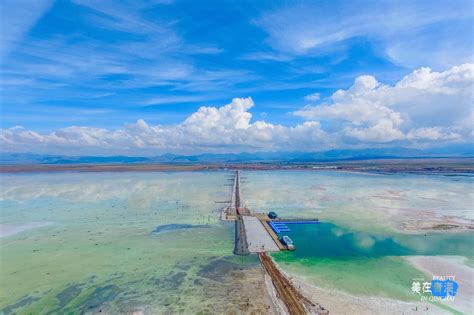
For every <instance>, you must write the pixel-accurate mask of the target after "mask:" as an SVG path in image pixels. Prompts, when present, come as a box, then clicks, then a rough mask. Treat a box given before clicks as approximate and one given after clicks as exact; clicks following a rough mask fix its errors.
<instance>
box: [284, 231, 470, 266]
mask: <svg viewBox="0 0 474 315" xmlns="http://www.w3.org/2000/svg"><path fill="white" fill-rule="evenodd" d="M288 227H289V229H290V230H291V231H290V232H284V233H281V234H280V236H283V235H288V236H290V237H291V239H292V240H293V241H294V242H295V246H296V247H297V249H298V250H296V251H292V252H290V253H289V254H288V255H287V256H288V257H291V258H293V259H312V258H328V259H340V260H349V259H357V258H361V257H362V258H364V257H365V258H376V257H383V256H407V255H465V254H467V253H469V252H471V251H472V250H473V248H474V238H473V237H474V235H473V234H471V233H456V234H447V233H428V234H415V235H410V234H401V233H399V234H395V233H393V234H380V233H378V234H375V233H367V232H359V231H354V230H349V229H346V228H343V227H340V226H337V225H335V224H332V223H327V222H321V223H319V224H288Z"/></svg>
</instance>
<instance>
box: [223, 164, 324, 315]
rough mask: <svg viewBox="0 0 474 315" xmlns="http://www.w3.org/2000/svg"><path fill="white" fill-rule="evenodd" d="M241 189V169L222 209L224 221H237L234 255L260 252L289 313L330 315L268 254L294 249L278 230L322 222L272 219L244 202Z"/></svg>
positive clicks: (264, 265) (262, 262)
mask: <svg viewBox="0 0 474 315" xmlns="http://www.w3.org/2000/svg"><path fill="white" fill-rule="evenodd" d="M240 189H241V182H240V171H236V172H235V176H234V178H233V185H232V197H231V201H230V204H229V205H228V206H227V207H225V208H224V209H222V211H221V215H220V217H221V219H222V220H227V221H229V220H231V221H235V244H234V254H236V255H249V254H250V253H257V254H258V257H259V260H260V264H261V266H262V268H263V270H264V271H265V274H266V275H267V276H268V277H269V278H270V279H271V283H272V285H273V287H274V289H275V290H274V291H275V292H276V295H277V298H278V299H279V300H281V302H282V304H284V307H285V308H286V309H285V310H284V311H285V312H287V313H288V314H298V315H299V314H329V312H328V311H327V310H326V309H324V308H323V307H322V306H321V305H319V304H317V303H313V302H311V301H310V300H309V299H307V298H306V297H304V296H303V294H302V293H301V292H299V291H298V290H297V289H296V288H295V287H294V286H293V284H292V282H291V281H290V280H289V279H288V278H287V277H286V276H285V275H284V274H283V273H282V272H281V271H280V270H279V269H278V267H277V265H276V264H275V262H274V261H273V259H272V258H271V257H270V256H268V255H267V252H278V251H280V250H292V249H294V247H289V246H287V245H285V244H283V243H282V242H281V240H280V238H279V237H278V233H280V232H285V231H289V230H290V229H289V228H288V227H287V225H291V224H317V223H319V221H318V220H281V219H271V218H269V217H268V215H267V214H265V213H254V212H253V211H251V210H250V209H249V208H248V207H247V206H246V205H245V204H244V203H243V202H242V194H241V190H240Z"/></svg>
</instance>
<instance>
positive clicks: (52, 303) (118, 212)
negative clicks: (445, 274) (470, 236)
mask: <svg viewBox="0 0 474 315" xmlns="http://www.w3.org/2000/svg"><path fill="white" fill-rule="evenodd" d="M228 175H230V173H228V172H153V173H143V172H140V173H134V172H127V173H50V174H15V175H4V174H2V175H1V180H2V189H1V192H0V209H1V219H2V222H1V223H2V224H6V225H8V226H15V227H16V230H17V231H18V233H17V234H14V235H12V234H9V235H8V236H6V237H2V238H0V246H1V255H0V264H1V268H0V282H1V283H2V286H3V288H8V290H5V289H2V290H0V310H2V309H3V312H5V313H8V312H17V313H20V314H21V313H25V314H27V313H38V312H40V311H41V312H42V313H44V312H45V310H46V312H47V311H51V312H53V313H67V312H70V311H76V312H77V311H85V312H86V313H87V312H96V311H99V310H105V311H109V312H111V313H117V311H119V310H120V311H125V312H127V311H144V312H145V313H147V312H148V313H163V312H170V311H171V312H178V313H198V312H204V313H206V312H215V313H216V312H217V313H223V312H225V311H227V312H229V311H235V312H250V311H252V310H254V311H255V310H256V309H257V306H258V305H260V306H262V305H265V303H268V299H267V297H266V296H265V294H264V293H262V292H265V290H264V287H262V283H261V282H258V281H259V280H258V279H261V273H259V272H260V271H259V268H258V261H257V259H256V257H255V256H247V257H245V258H241V257H236V256H233V255H232V250H233V237H234V234H233V224H226V223H222V222H219V220H218V210H219V208H220V207H221V206H222V204H216V203H215V201H224V200H229V196H230V188H231V187H229V186H225V184H227V183H228V181H227V178H228ZM242 175H243V177H244V178H243V179H242V186H243V196H244V199H245V202H246V203H247V204H248V205H249V206H250V207H251V208H253V209H257V210H259V211H264V210H270V209H271V210H274V211H277V212H278V213H279V214H280V215H282V216H286V217H302V218H314V217H318V218H320V219H321V220H322V221H323V223H322V224H321V225H319V228H321V229H322V230H321V231H319V232H318V231H315V230H311V229H312V227H309V228H308V227H301V231H299V230H298V229H299V228H296V229H293V228H294V227H292V229H293V230H292V232H291V233H294V234H291V236H292V237H293V238H294V239H295V243H296V246H297V248H298V250H297V251H295V252H293V253H289V252H286V253H278V254H276V255H275V256H274V257H275V258H276V260H277V261H278V263H279V264H280V265H281V266H282V267H283V268H284V269H285V270H286V271H288V272H290V273H294V274H295V275H301V274H303V275H305V276H306V277H307V278H308V281H314V283H315V284H317V285H320V286H323V287H328V288H337V289H340V290H344V291H347V292H351V293H356V294H367V295H383V296H388V297H394V298H401V299H406V298H407V292H408V291H409V283H411V279H412V278H413V277H414V276H417V275H420V272H419V271H417V270H416V269H414V268H413V267H411V266H410V265H409V264H407V263H406V262H405V261H404V260H403V259H402V258H400V257H399V256H400V255H405V254H409V255H411V254H417V253H428V254H435V255H438V254H445V253H446V254H447V253H450V254H453V253H454V254H459V255H464V256H468V255H469V253H465V254H463V251H465V250H466V248H467V247H466V246H469V244H467V243H466V242H468V240H466V239H464V238H463V237H464V236H462V235H458V236H450V235H449V234H446V235H442V236H436V235H428V236H427V237H424V236H423V235H419V236H410V235H408V236H407V235H406V234H404V233H400V232H397V231H398V230H397V228H398V226H399V224H401V223H403V222H404V220H405V219H406V216H405V215H406V214H407V213H410V215H413V216H416V214H417V213H423V214H424V215H434V216H443V215H449V216H456V217H460V218H464V219H472V216H473V215H472V211H471V210H472V200H473V196H472V194H473V189H472V188H473V183H472V180H471V179H470V178H451V177H450V178H447V177H446V178H445V177H442V176H421V175H420V176H419V175H368V174H352V173H338V172H311V171H308V172H302V171H295V172H290V171H268V172H267V171H258V172H243V173H242ZM401 213H403V215H401ZM408 218H409V219H411V217H410V216H408ZM42 223H44V224H42ZM19 227H22V228H19ZM305 229H309V230H305ZM10 231H11V229H10ZM308 233H309V235H310V237H306V235H307V234H308ZM318 233H319V234H318ZM315 234H317V235H318V240H319V242H318V243H316V244H315V243H314V242H311V240H314V238H315V237H314V235H315ZM369 245H371V246H369ZM315 246H316V247H315ZM364 246H365V248H364ZM369 247H370V248H369ZM340 248H343V249H344V250H342V251H340ZM443 248H449V250H447V251H446V252H443V250H445V249H443ZM471 248H472V247H471ZM336 254H337V255H336ZM242 269H243V270H242ZM256 279H257V280H256ZM357 286H360V287H361V288H360V289H357V290H355V289H354V288H355V287H357ZM247 301H250V306H249V304H248V303H247ZM252 305H253V306H252Z"/></svg>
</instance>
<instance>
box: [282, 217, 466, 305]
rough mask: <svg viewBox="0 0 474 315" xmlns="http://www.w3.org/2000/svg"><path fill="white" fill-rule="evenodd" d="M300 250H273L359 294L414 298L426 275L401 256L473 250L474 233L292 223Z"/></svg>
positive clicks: (314, 277)
mask: <svg viewBox="0 0 474 315" xmlns="http://www.w3.org/2000/svg"><path fill="white" fill-rule="evenodd" d="M288 227H289V229H290V230H291V231H290V232H285V233H282V234H280V236H282V235H288V236H290V237H291V238H292V240H293V241H294V243H295V246H296V250H295V251H291V252H281V253H277V254H273V257H274V258H275V259H276V260H277V262H278V263H279V264H280V265H282V266H283V267H284V268H285V269H286V270H288V271H290V272H292V273H295V274H297V275H301V276H303V277H305V278H307V279H308V281H309V282H313V283H314V284H317V285H319V286H323V287H327V288H335V289H339V290H343V291H346V292H349V293H352V294H355V295H367V296H382V297H387V298H397V299H401V300H410V299H413V295H412V294H411V291H410V286H411V282H412V279H415V278H424V277H426V275H424V274H423V273H421V272H420V271H418V270H416V269H415V268H413V267H412V266H411V265H410V264H409V263H407V262H406V261H405V260H404V259H403V258H402V257H397V256H409V255H460V256H464V255H467V254H468V253H472V250H473V248H474V238H473V237H474V234H467V233H466V234H445V233H444V234H441V233H439V234H426V235H423V234H422V235H407V234H395V233H394V234H380V233H367V232H360V231H354V230H349V229H346V228H342V227H340V226H337V225H335V224H331V223H325V222H322V223H320V224H308V225H288Z"/></svg>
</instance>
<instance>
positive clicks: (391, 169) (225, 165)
mask: <svg viewBox="0 0 474 315" xmlns="http://www.w3.org/2000/svg"><path fill="white" fill-rule="evenodd" d="M237 169H239V170H265V171H268V170H305V171H344V172H356V173H365V174H381V175H383V174H396V173H409V174H422V175H446V176H474V159H395V160H391V159H387V160H364V161H327V162H308V163H296V162H295V163H286V162H255V163H253V162H236V163H232V162H215V163H143V164H141V163H140V164H138V163H137V164H119V163H116V164H3V165H1V164H0V173H36V172H69V171H73V172H160V171H205V170H209V171H221V170H237Z"/></svg>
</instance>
